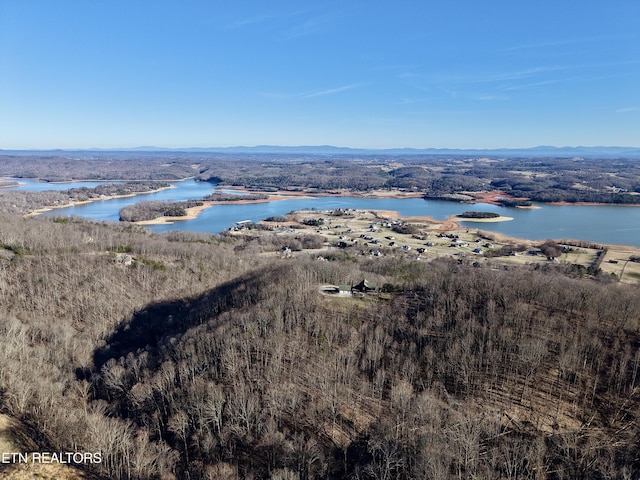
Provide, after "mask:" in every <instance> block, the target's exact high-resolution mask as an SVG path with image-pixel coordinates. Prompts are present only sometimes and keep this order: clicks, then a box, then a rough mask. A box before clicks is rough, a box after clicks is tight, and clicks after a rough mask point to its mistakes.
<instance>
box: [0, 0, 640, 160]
mask: <svg viewBox="0 0 640 480" xmlns="http://www.w3.org/2000/svg"><path fill="white" fill-rule="evenodd" d="M260 144H269V145H322V144H331V145H338V146H350V147H367V148H387V147H416V148H421V147H425V148H427V147H450V148H497V147H530V146H536V145H556V146H565V145H571V146H577V145H587V146H594V145H607V146H609V145H619V146H640V1H638V0H608V1H606V2H605V1H602V0H597V1H594V0H580V1H578V0H536V1H513V0H508V1H507V0H504V1H503V0H484V1H479V0H451V1H446V0H439V1H427V0H407V1H398V2H391V1H376V0H367V1H345V0H343V1H323V0H320V1H316V2H305V1H293V0H290V1H287V0H282V1H279V0H270V1H238V2H232V1H227V2H221V1H214V0H211V1H195V0H181V1H178V0H174V1H163V0H153V1H146V0H104V1H100V0H94V1H87V0H75V1H70V0H48V1H44V0H0V148H2V149H12V148H17V149H28V148H87V147H104V148H109V147H135V146H141V145H156V146H164V147H188V146H233V145H260Z"/></svg>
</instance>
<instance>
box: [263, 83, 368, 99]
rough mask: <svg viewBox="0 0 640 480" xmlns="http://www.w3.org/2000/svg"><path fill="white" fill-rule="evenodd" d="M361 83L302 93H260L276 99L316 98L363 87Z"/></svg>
mask: <svg viewBox="0 0 640 480" xmlns="http://www.w3.org/2000/svg"><path fill="white" fill-rule="evenodd" d="M361 86H362V84H361V83H353V84H350V85H343V86H341V87H335V88H327V89H324V90H314V91H310V92H302V93H273V92H262V93H261V94H260V95H262V96H263V97H267V98H275V99H292V98H314V97H322V96H325V95H334V94H336V93H341V92H345V91H347V90H352V89H354V88H359V87H361Z"/></svg>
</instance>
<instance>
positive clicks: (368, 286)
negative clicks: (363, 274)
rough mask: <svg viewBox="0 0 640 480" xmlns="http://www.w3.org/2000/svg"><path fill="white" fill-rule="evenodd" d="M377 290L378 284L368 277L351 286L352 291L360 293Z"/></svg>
mask: <svg viewBox="0 0 640 480" xmlns="http://www.w3.org/2000/svg"><path fill="white" fill-rule="evenodd" d="M376 290H378V286H377V285H376V284H375V283H371V282H369V281H368V280H366V279H363V280H362V281H361V282H360V283H358V284H357V285H354V286H353V287H351V291H352V292H354V291H355V292H360V293H368V292H374V291H376Z"/></svg>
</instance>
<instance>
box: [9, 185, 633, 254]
mask: <svg viewBox="0 0 640 480" xmlns="http://www.w3.org/2000/svg"><path fill="white" fill-rule="evenodd" d="M21 181H22V180H21ZM85 183H86V184H87V185H86V186H88V185H89V184H91V185H93V186H95V185H98V184H99V183H109V182H83V183H68V184H66V183H64V184H39V182H33V183H31V182H29V183H28V184H27V185H25V186H22V187H21V188H23V189H33V190H36V189H41V187H42V185H46V186H47V188H48V187H49V186H51V185H55V186H57V189H60V190H65V189H68V188H72V187H75V186H79V185H84V184H85ZM175 186H176V188H172V189H168V190H163V191H161V192H157V193H150V194H144V195H138V196H137V197H130V198H120V199H113V200H101V201H96V202H93V203H89V204H86V205H78V206H75V207H69V208H64V209H59V210H54V211H52V212H49V213H48V215H62V216H70V215H77V216H81V217H87V218H91V219H93V220H110V221H117V220H118V212H119V210H120V209H121V208H122V207H125V206H127V205H131V204H132V203H135V202H138V201H140V200H167V201H183V200H189V199H198V198H202V197H203V196H204V195H207V194H209V193H211V192H213V191H214V190H215V189H216V186H215V185H213V184H210V183H206V182H196V181H194V180H185V181H181V182H175ZM30 187H33V188H30ZM537 206H539V207H541V208H536V209H520V208H507V207H497V206H494V205H487V204H473V205H468V204H460V203H455V202H446V201H438V200H428V201H427V200H423V199H421V198H407V199H393V198H359V197H315V198H308V199H293V200H282V201H275V202H268V203H254V204H245V205H237V204H236V205H234V204H224V205H214V206H212V207H211V208H208V209H206V210H204V211H203V212H202V213H201V214H200V216H199V217H198V218H196V219H193V220H185V221H179V222H175V223H174V224H172V225H152V226H149V228H150V229H151V230H154V231H156V232H164V231H168V230H190V231H196V232H208V233H220V232H222V231H223V230H225V229H226V228H228V227H230V226H231V225H233V223H234V222H237V221H241V220H252V221H258V220H260V219H263V218H266V217H269V216H275V215H283V214H285V213H287V212H290V211H292V210H301V209H307V208H315V209H318V210H325V209H333V208H356V209H361V210H395V211H398V212H399V213H400V215H403V216H416V215H429V216H431V217H433V218H436V219H439V220H444V219H445V218H446V217H447V216H448V215H455V214H459V213H462V212H465V211H490V212H496V213H499V214H501V215H504V216H508V217H513V220H512V221H508V222H499V223H475V222H460V223H461V225H463V226H467V227H469V228H480V229H482V230H487V231H493V232H498V233H502V234H505V235H509V236H513V237H519V238H529V239H532V240H544V239H547V238H553V239H562V238H572V239H577V240H586V241H592V242H598V243H612V244H621V245H634V246H638V247H640V207H624V206H609V205H606V206H605V205H603V206H582V205H567V206H554V205H544V204H538V205H537Z"/></svg>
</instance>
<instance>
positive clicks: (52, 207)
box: [24, 185, 176, 217]
mask: <svg viewBox="0 0 640 480" xmlns="http://www.w3.org/2000/svg"><path fill="white" fill-rule="evenodd" d="M170 188H176V187H175V185H169V186H168V187H162V188H156V189H155V190H149V191H148V192H137V193H127V194H124V195H109V196H106V195H105V196H104V197H99V198H90V199H88V200H78V201H74V202H69V203H67V204H66V205H50V206H48V207H41V208H36V209H35V210H32V211H31V212H29V213H27V214H26V215H24V216H25V217H35V216H37V215H40V214H42V213H46V212H51V211H52V210H59V209H62V208H69V207H76V206H78V205H87V204H88V203H93V202H99V201H103V200H113V199H116V198H130V197H137V196H138V195H146V194H149V193H157V192H162V191H164V190H169V189H170Z"/></svg>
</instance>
